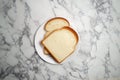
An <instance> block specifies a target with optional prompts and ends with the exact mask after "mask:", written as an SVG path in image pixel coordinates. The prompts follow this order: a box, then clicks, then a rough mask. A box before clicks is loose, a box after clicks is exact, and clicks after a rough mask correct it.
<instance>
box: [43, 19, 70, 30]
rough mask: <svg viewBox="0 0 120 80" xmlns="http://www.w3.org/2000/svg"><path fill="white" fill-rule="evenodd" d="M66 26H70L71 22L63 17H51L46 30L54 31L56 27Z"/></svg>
mask: <svg viewBox="0 0 120 80" xmlns="http://www.w3.org/2000/svg"><path fill="white" fill-rule="evenodd" d="M64 26H70V24H69V22H68V21H67V20H66V19H65V18H62V17H56V18H52V19H50V20H49V21H48V22H47V23H46V24H45V30H46V31H53V30H56V29H60V28H62V27H64Z"/></svg>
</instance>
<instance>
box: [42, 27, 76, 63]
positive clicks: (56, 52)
mask: <svg viewBox="0 0 120 80" xmlns="http://www.w3.org/2000/svg"><path fill="white" fill-rule="evenodd" d="M77 42H78V35H77V33H76V32H75V31H74V30H73V29H72V28H70V27H63V28H61V29H58V30H55V31H53V32H52V33H50V35H49V36H48V37H46V38H45V39H44V40H43V41H42V44H43V45H44V46H45V48H46V49H47V50H48V51H49V52H50V54H51V56H52V57H53V58H54V59H55V60H56V61H57V62H58V63H61V62H62V61H63V60H64V59H65V58H67V57H68V56H69V55H70V54H72V52H73V51H74V50H75V47H76V44H77Z"/></svg>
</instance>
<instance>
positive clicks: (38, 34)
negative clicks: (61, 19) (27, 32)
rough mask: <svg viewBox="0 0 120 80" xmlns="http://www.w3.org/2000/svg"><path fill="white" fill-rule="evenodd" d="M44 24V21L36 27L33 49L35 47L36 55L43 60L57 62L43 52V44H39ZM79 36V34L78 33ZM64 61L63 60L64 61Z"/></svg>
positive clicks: (43, 32) (43, 31)
mask: <svg viewBox="0 0 120 80" xmlns="http://www.w3.org/2000/svg"><path fill="white" fill-rule="evenodd" d="M44 25H45V23H44V24H42V25H41V26H40V27H39V28H38V30H37V31H36V34H35V40H34V42H35V49H36V51H37V53H38V55H39V56H40V57H41V58H42V59H43V60H44V61H46V62H48V63H51V64H58V63H57V62H56V61H55V60H54V59H53V58H52V57H51V56H50V55H46V54H44V52H43V46H42V45H41V41H42V40H43V38H44V34H45V32H46V31H45V30H44ZM73 26H74V25H73V24H72V26H71V27H72V28H73V29H74V30H75V31H76V32H77V29H76V28H75V27H73ZM77 34H78V32H77ZM78 36H79V35H78ZM76 48H77V46H76ZM74 52H76V50H75V51H74ZM66 61H69V60H66ZM66 61H65V62H66Z"/></svg>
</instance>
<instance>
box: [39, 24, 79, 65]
mask: <svg viewBox="0 0 120 80" xmlns="http://www.w3.org/2000/svg"><path fill="white" fill-rule="evenodd" d="M62 29H66V30H70V31H71V32H72V33H73V34H74V36H75V38H76V45H77V43H78V40H79V38H78V34H77V33H76V31H75V30H73V29H72V28H70V27H69V26H65V27H63V28H60V29H56V30H54V31H53V32H55V31H58V30H62ZM53 32H51V33H50V34H49V35H51V34H52V33H53ZM49 35H48V36H49ZM48 36H47V37H48ZM47 37H45V38H44V39H43V40H42V41H41V43H42V45H43V46H44V47H45V48H46V50H47V51H48V52H49V54H50V55H51V56H52V57H53V58H54V59H55V61H57V62H58V63H61V62H62V61H64V60H65V59H66V58H67V57H68V56H70V55H71V54H72V53H73V52H74V50H75V46H76V45H75V46H74V49H73V51H72V52H71V53H70V54H69V55H68V56H66V57H65V58H64V59H63V60H62V61H60V62H59V61H58V60H57V59H56V58H55V57H54V55H53V54H52V52H50V50H49V49H47V47H46V46H45V45H44V43H43V41H44V40H45V39H46V38H47Z"/></svg>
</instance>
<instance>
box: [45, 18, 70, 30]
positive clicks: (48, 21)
mask: <svg viewBox="0 0 120 80" xmlns="http://www.w3.org/2000/svg"><path fill="white" fill-rule="evenodd" d="M55 19H62V20H65V21H66V22H67V23H68V26H70V23H69V21H68V20H67V19H65V18H63V17H55V18H52V19H50V20H48V21H47V23H46V24H45V26H44V30H45V31H47V29H46V25H47V24H48V23H49V22H51V21H52V20H55Z"/></svg>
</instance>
